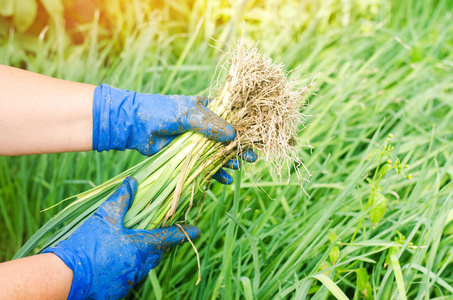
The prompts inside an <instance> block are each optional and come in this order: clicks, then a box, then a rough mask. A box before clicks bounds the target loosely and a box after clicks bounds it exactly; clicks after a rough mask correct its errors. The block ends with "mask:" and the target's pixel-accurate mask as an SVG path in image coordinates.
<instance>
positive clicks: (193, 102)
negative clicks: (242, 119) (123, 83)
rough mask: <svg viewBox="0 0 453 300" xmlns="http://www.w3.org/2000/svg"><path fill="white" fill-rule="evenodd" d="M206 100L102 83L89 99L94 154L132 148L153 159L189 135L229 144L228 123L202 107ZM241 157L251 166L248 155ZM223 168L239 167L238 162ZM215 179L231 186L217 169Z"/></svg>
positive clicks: (229, 179)
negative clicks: (159, 152) (90, 99)
mask: <svg viewBox="0 0 453 300" xmlns="http://www.w3.org/2000/svg"><path fill="white" fill-rule="evenodd" d="M206 103H207V98H203V97H186V96H164V95H157V94H156V95H153V94H140V93H136V92H130V91H126V90H121V89H117V88H113V87H110V86H108V85H107V84H101V85H100V86H99V87H97V88H96V89H95V91H94V96H93V149H94V150H97V151H99V152H101V151H104V150H107V151H108V150H125V149H135V150H137V151H138V152H140V153H141V154H143V155H148V156H149V155H153V154H155V153H156V152H158V151H159V150H161V149H162V148H164V147H165V146H166V145H168V144H169V143H170V142H171V141H172V140H173V139H174V138H175V137H176V136H178V135H179V134H181V133H184V132H186V131H188V130H192V131H196V132H199V133H201V134H203V135H204V136H205V137H207V138H209V139H213V140H216V141H219V142H231V141H232V140H234V138H235V136H236V133H235V130H234V128H233V126H231V125H230V124H228V123H227V122H226V121H225V120H223V119H222V118H220V117H219V116H217V115H216V114H215V113H213V112H212V111H210V110H209V109H207V108H206V107H205V105H204V104H206ZM241 158H242V159H243V160H245V161H247V162H254V161H255V160H256V158H257V157H256V154H255V153H254V152H253V151H247V152H246V153H244V154H243V155H242V156H241ZM225 167H227V168H230V169H238V168H239V160H237V159H233V160H231V161H229V162H228V163H227V164H226V165H225ZM213 178H214V179H215V180H217V181H219V182H220V183H224V184H231V183H232V182H233V178H232V177H231V175H229V174H228V173H227V172H226V171H225V170H223V169H220V170H219V171H218V172H217V173H216V174H215V175H214V176H213Z"/></svg>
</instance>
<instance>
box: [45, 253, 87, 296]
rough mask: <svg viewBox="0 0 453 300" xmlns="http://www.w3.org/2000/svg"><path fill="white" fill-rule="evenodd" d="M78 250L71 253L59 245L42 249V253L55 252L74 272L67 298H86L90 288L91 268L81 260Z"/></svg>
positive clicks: (81, 255) (81, 254) (82, 255)
mask: <svg viewBox="0 0 453 300" xmlns="http://www.w3.org/2000/svg"><path fill="white" fill-rule="evenodd" d="M78 252H79V251H76V252H75V253H72V252H70V251H65V250H64V249H63V248H60V247H59V246H56V247H50V248H47V249H45V250H44V251H42V254H44V253H53V254H55V255H56V256H58V257H59V258H60V259H61V260H62V261H63V262H64V263H65V264H66V265H67V266H68V268H70V269H71V270H72V271H73V272H74V277H73V279H72V285H71V290H70V292H69V296H68V300H73V299H74V300H75V299H86V298H88V297H89V293H90V289H91V280H92V278H91V277H92V274H93V270H92V269H91V265H90V264H85V263H83V262H82V260H81V257H84V254H83V253H78Z"/></svg>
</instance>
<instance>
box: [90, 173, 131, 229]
mask: <svg viewBox="0 0 453 300" xmlns="http://www.w3.org/2000/svg"><path fill="white" fill-rule="evenodd" d="M136 192H137V180H135V178H134V177H126V179H124V181H123V183H122V184H121V186H120V187H119V188H118V189H117V190H116V191H115V192H114V193H113V194H112V195H111V196H110V197H109V198H108V199H107V200H105V202H104V203H102V205H101V206H100V207H99V208H98V210H97V211H96V213H97V214H98V215H100V216H103V217H104V218H106V219H107V220H108V221H109V222H110V223H112V224H113V225H122V224H123V219H124V216H125V215H126V212H127V210H128V209H129V207H130V205H131V203H132V202H133V200H134V197H135V193H136Z"/></svg>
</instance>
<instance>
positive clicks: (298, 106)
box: [216, 38, 311, 180]
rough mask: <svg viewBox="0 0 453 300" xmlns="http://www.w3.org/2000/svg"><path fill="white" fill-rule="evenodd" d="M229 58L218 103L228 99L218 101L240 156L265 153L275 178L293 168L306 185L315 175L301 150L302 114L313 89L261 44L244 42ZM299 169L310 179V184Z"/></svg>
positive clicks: (264, 156)
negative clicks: (266, 52) (268, 54)
mask: <svg viewBox="0 0 453 300" xmlns="http://www.w3.org/2000/svg"><path fill="white" fill-rule="evenodd" d="M226 58H227V62H226V64H224V65H222V68H223V69H225V70H226V69H228V75H227V78H226V81H225V83H224V84H223V86H222V88H221V91H220V92H219V93H218V94H217V96H216V97H228V99H216V100H220V101H223V102H224V103H225V102H226V103H228V104H227V105H226V110H225V113H224V114H222V117H224V118H225V119H226V120H227V121H228V122H230V123H231V124H232V125H233V126H234V127H235V129H236V134H237V138H236V143H237V151H238V152H242V151H244V150H246V149H249V148H253V149H255V150H258V151H259V152H261V157H262V158H264V159H265V161H266V162H269V163H270V165H271V172H272V175H273V176H277V177H280V178H282V172H283V171H284V170H285V169H287V170H288V174H290V171H291V167H294V170H295V171H296V173H297V176H298V178H299V180H300V179H306V180H307V179H308V178H309V176H310V173H309V172H308V170H307V169H306V168H305V165H304V164H303V162H302V161H301V159H300V157H299V155H298V150H299V149H298V148H299V147H300V145H302V143H300V142H299V131H300V130H303V129H305V122H304V121H305V115H304V114H302V112H301V111H302V110H303V109H304V108H305V103H304V102H305V99H304V98H305V97H304V95H305V94H306V93H307V90H308V87H309V86H306V85H305V86H304V85H303V84H302V80H301V79H300V77H297V76H294V74H292V72H286V71H285V70H284V69H283V65H282V64H276V63H274V62H273V61H272V59H271V58H269V57H266V56H264V55H263V54H261V53H260V52H259V50H258V48H257V44H256V43H252V44H248V43H247V42H246V41H245V40H244V39H243V38H242V39H241V40H239V41H238V42H237V43H236V44H235V45H233V46H229V51H228V52H227V53H226ZM226 65H229V68H228V67H227V66H226ZM225 89H228V90H227V91H224V90H225ZM308 146H309V145H308ZM309 147H311V146H309ZM300 167H302V168H303V169H304V170H305V171H306V172H307V174H308V176H306V177H305V178H304V177H303V176H301V174H300Z"/></svg>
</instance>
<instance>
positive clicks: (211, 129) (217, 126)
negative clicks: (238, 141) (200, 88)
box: [181, 102, 236, 142]
mask: <svg viewBox="0 0 453 300" xmlns="http://www.w3.org/2000/svg"><path fill="white" fill-rule="evenodd" d="M181 121H182V123H183V125H184V127H185V129H187V130H193V131H196V132H199V133H201V134H203V135H204V136H205V137H207V138H208V139H211V140H215V141H218V142H231V141H232V140H234V138H235V137H236V132H235V130H234V128H233V126H231V125H230V124H228V122H227V121H225V120H224V119H222V118H220V117H219V116H218V115H216V114H215V113H213V112H212V111H210V110H209V109H207V108H206V107H205V106H203V105H202V104H201V103H200V102H198V103H196V108H195V109H192V110H190V111H189V113H188V114H187V115H186V117H185V118H183V119H182V120H181Z"/></svg>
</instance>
